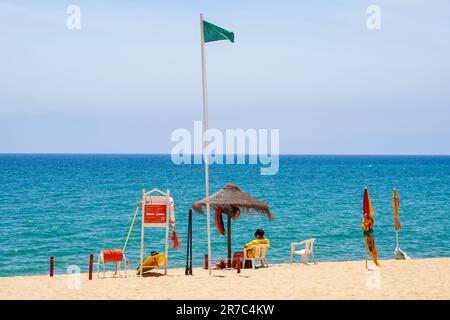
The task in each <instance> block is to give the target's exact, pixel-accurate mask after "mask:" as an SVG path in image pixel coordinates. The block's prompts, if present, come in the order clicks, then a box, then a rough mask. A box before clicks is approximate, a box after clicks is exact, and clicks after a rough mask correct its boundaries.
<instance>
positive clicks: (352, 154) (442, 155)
mask: <svg viewBox="0 0 450 320" xmlns="http://www.w3.org/2000/svg"><path fill="white" fill-rule="evenodd" d="M5 155H55V156H58V155H62V156H63V155H74V156H78V155H80V156H82V155H86V156H96V155H98V156H103V155H105V156H108V155H111V156H170V155H171V154H170V153H157V152H155V153H139V152H130V153H120V152H0V156H5ZM198 155H202V154H198V153H193V154H191V156H198ZM227 155H234V156H255V155H256V156H257V155H258V154H254V153H250V154H227V153H223V154H216V155H215V156H227ZM269 155H270V154H269ZM279 155H280V156H305V157H308V156H314V157H317V156H319V157H320V156H324V157H328V156H335V157H341V156H342V157H367V156H369V157H450V154H426V153H423V154H419V153H280V154H279Z"/></svg>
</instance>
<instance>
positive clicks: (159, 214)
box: [140, 188, 173, 277]
mask: <svg viewBox="0 0 450 320" xmlns="http://www.w3.org/2000/svg"><path fill="white" fill-rule="evenodd" d="M154 193H158V194H159V195H152V194H154ZM171 210H173V208H172V206H171V203H170V191H169V190H167V192H166V193H164V192H162V191H161V190H159V189H156V188H155V189H152V190H151V191H147V192H146V191H145V190H142V223H141V226H142V227H141V258H140V266H141V268H140V276H141V277H142V274H143V269H144V268H143V266H142V264H143V263H144V233H145V228H166V242H165V252H164V254H165V256H166V262H165V265H164V274H165V275H167V263H168V260H169V220H170V217H171V215H172V214H173V213H172V212H170V211H171Z"/></svg>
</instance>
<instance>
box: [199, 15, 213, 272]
mask: <svg viewBox="0 0 450 320" xmlns="http://www.w3.org/2000/svg"><path fill="white" fill-rule="evenodd" d="M200 34H201V52H202V98H203V99H202V103H203V157H204V159H205V195H206V198H205V199H206V228H207V233H208V272H209V274H210V275H211V224H210V221H211V219H210V206H209V168H208V167H209V160H208V142H207V139H206V138H207V137H206V132H207V130H208V106H207V103H206V71H205V33H204V30H203V14H202V13H201V14H200Z"/></svg>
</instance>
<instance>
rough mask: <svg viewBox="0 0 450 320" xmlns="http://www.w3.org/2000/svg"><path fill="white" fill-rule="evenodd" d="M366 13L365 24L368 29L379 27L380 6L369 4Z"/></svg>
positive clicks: (377, 28)
mask: <svg viewBox="0 0 450 320" xmlns="http://www.w3.org/2000/svg"><path fill="white" fill-rule="evenodd" d="M366 13H367V14H368V15H369V16H368V17H367V20H366V26H367V29H369V30H380V29H381V8H380V7H379V6H377V5H374V4H373V5H370V6H368V7H367V9H366Z"/></svg>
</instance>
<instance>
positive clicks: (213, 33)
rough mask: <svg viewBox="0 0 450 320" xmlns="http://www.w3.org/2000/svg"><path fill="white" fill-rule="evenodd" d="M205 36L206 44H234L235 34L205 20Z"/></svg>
mask: <svg viewBox="0 0 450 320" xmlns="http://www.w3.org/2000/svg"><path fill="white" fill-rule="evenodd" d="M203 34H204V36H205V42H211V41H219V40H230V41H231V42H233V43H234V33H233V32H230V31H228V30H225V29H222V28H220V27H218V26H215V25H213V24H212V23H209V22H207V21H205V20H203Z"/></svg>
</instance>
